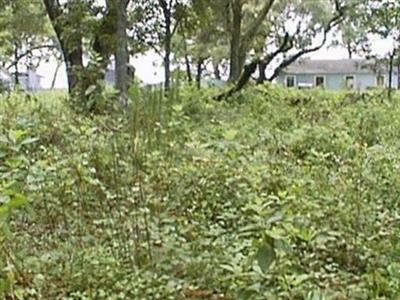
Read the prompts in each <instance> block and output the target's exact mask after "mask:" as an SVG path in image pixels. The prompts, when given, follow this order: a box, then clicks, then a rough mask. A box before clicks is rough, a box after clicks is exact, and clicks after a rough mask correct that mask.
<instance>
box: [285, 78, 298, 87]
mask: <svg viewBox="0 0 400 300" xmlns="http://www.w3.org/2000/svg"><path fill="white" fill-rule="evenodd" d="M285 83H286V86H287V87H294V86H295V85H296V77H295V76H286V79H285Z"/></svg>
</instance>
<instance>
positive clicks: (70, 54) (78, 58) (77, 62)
mask: <svg viewBox="0 0 400 300" xmlns="http://www.w3.org/2000/svg"><path fill="white" fill-rule="evenodd" d="M60 44H61V49H62V52H63V56H64V61H65V65H66V69H67V79H68V92H69V94H70V95H73V94H76V93H75V92H76V89H77V87H78V83H79V74H80V73H81V72H82V70H83V58H82V55H83V50H82V45H80V46H78V47H77V48H75V49H74V50H72V51H71V50H70V49H68V48H67V47H65V46H64V42H61V43H60Z"/></svg>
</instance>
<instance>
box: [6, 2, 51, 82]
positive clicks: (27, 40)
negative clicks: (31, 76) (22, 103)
mask: <svg viewBox="0 0 400 300" xmlns="http://www.w3.org/2000/svg"><path fill="white" fill-rule="evenodd" d="M0 7H1V11H0V62H1V64H2V67H4V68H6V69H7V70H13V71H14V81H15V84H16V85H18V84H19V75H20V67H24V68H36V67H37V65H38V64H39V63H40V62H41V61H42V60H43V59H48V57H49V56H50V55H51V54H52V52H53V51H52V50H55V48H56V45H55V43H54V40H53V38H52V35H51V32H50V27H49V24H48V21H47V19H46V15H45V13H44V10H43V6H42V4H41V3H40V2H37V1H28V0H12V1H11V0H0ZM21 20H29V22H21Z"/></svg>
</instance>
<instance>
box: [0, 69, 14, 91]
mask: <svg viewBox="0 0 400 300" xmlns="http://www.w3.org/2000/svg"><path fill="white" fill-rule="evenodd" d="M11 85H12V79H11V74H10V73H9V72H8V71H7V70H4V69H1V68H0V91H1V90H3V89H10V88H11Z"/></svg>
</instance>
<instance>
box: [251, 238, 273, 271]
mask: <svg viewBox="0 0 400 300" xmlns="http://www.w3.org/2000/svg"><path fill="white" fill-rule="evenodd" d="M256 257H257V262H258V266H259V267H260V269H261V271H263V272H264V273H265V272H267V270H268V269H269V267H270V266H271V264H272V263H273V262H274V260H275V258H276V253H275V249H274V247H273V246H272V245H271V244H270V243H268V242H265V243H264V244H263V245H262V246H261V247H260V248H259V249H258V251H257V255H256Z"/></svg>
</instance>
